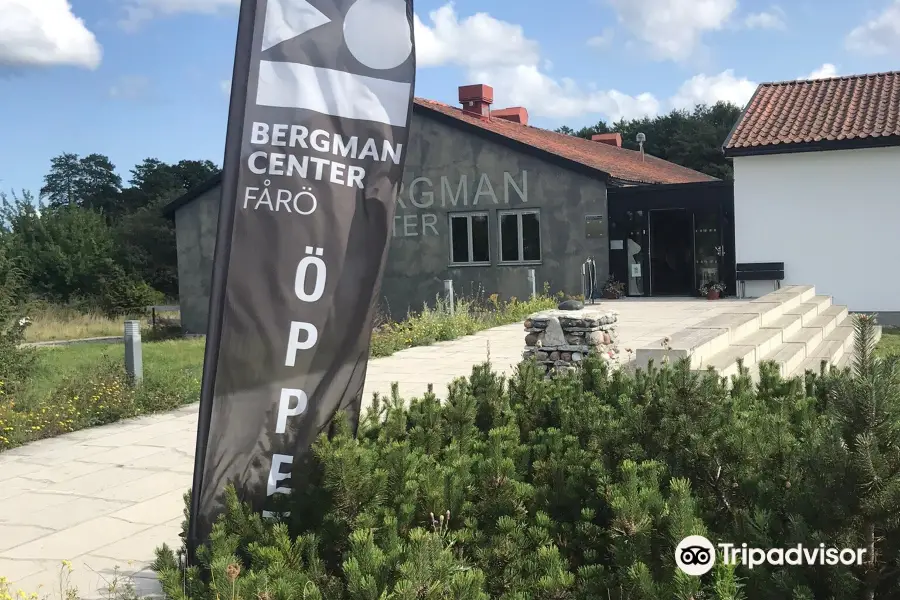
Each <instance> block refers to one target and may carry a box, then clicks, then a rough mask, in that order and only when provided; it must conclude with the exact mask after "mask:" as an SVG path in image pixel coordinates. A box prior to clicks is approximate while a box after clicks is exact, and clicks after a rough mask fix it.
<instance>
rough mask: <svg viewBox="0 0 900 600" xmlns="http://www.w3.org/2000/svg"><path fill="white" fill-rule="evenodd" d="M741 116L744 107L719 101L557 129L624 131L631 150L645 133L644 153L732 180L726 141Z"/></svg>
mask: <svg viewBox="0 0 900 600" xmlns="http://www.w3.org/2000/svg"><path fill="white" fill-rule="evenodd" d="M740 116H741V109H740V107H738V106H735V105H734V104H730V103H727V102H717V103H716V104H713V105H711V106H709V105H704V104H701V105H698V106H696V107H695V108H694V109H693V110H691V111H688V110H673V111H672V112H670V113H668V114H665V115H660V116H657V117H654V118H652V119H651V118H649V117H644V118H642V119H631V120H625V119H620V120H619V121H616V122H615V123H613V124H612V125H610V124H608V123H607V122H606V121H599V122H598V123H597V124H596V125H591V126H589V127H582V128H581V129H578V130H575V129H572V128H571V127H560V128H559V129H557V130H556V131H557V133H565V134H568V135H574V136H576V137H580V138H585V139H590V138H591V136H592V135H595V134H598V133H621V134H622V147H623V148H629V149H631V150H638V149H640V145H639V144H638V142H637V134H638V133H643V134H644V135H645V136H646V138H647V139H646V141H645V142H644V152H647V153H648V154H652V155H653V156H656V157H659V158H662V159H664V160H668V161H670V162H673V163H675V164H677V165H681V166H683V167H688V168H690V169H694V170H695V171H700V172H701V173H706V174H707V175H712V176H713V177H718V178H719V179H732V178H733V176H734V171H733V170H732V166H731V162H730V161H729V160H728V159H726V158H725V155H724V154H723V153H722V144H723V143H725V138H727V137H728V134H729V132H731V129H732V128H733V127H734V125H735V124H736V123H737V121H738V118H739V117H740Z"/></svg>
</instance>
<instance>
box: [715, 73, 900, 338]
mask: <svg viewBox="0 0 900 600" xmlns="http://www.w3.org/2000/svg"><path fill="white" fill-rule="evenodd" d="M723 148H724V151H725V154H726V156H729V157H732V158H733V161H734V179H735V181H734V222H735V261H736V262H737V263H738V269H739V270H740V268H741V267H740V265H741V264H744V263H784V280H783V281H782V284H784V285H790V284H814V285H815V286H816V289H817V291H819V293H822V294H828V295H831V296H833V297H834V302H835V303H836V304H844V305H847V307H848V308H849V309H850V310H851V311H853V312H875V313H878V314H879V321H880V322H881V323H884V324H892V325H900V72H893V73H879V74H871V75H857V76H850V77H837V78H832V79H820V80H814V81H788V82H781V83H766V84H762V85H760V86H759V88H758V89H757V90H756V93H755V94H754V95H753V98H752V99H751V100H750V102H749V104H748V105H747V107H746V108H745V109H744V112H743V114H742V115H741V118H740V119H739V120H738V123H737V124H736V125H735V127H734V129H733V130H732V132H731V134H730V135H729V136H728V139H727V140H726V141H725V144H724V147H723ZM773 286H774V283H773V282H768V281H748V282H746V287H745V290H746V295H747V296H750V297H754V296H761V295H763V294H765V293H768V292H770V291H772V289H773Z"/></svg>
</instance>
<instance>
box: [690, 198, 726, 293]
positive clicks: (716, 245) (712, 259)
mask: <svg viewBox="0 0 900 600" xmlns="http://www.w3.org/2000/svg"><path fill="white" fill-rule="evenodd" d="M719 212H720V211H719V207H718V206H716V207H715V208H703V209H698V210H695V211H694V267H695V269H694V282H695V285H694V292H695V293H697V294H699V291H700V287H701V286H703V285H705V284H707V283H714V282H723V276H724V273H723V269H722V264H723V257H724V256H725V241H724V236H723V235H722V234H723V231H722V218H721V215H720V214H719Z"/></svg>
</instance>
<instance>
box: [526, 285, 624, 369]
mask: <svg viewBox="0 0 900 600" xmlns="http://www.w3.org/2000/svg"><path fill="white" fill-rule="evenodd" d="M617 320H618V313H616V312H615V311H607V310H603V309H601V308H600V307H598V306H591V307H589V308H585V307H584V304H582V303H581V302H575V301H571V300H568V301H566V302H563V303H561V304H560V305H559V307H558V308H557V309H556V310H549V311H544V312H539V313H535V314H533V315H531V316H529V317H528V318H527V319H525V332H526V334H525V352H524V353H523V355H522V356H523V358H525V360H529V359H532V358H533V359H534V360H536V361H537V362H538V363H540V364H542V365H544V368H545V369H546V371H547V374H548V375H550V374H552V373H554V372H556V373H560V372H562V373H565V372H571V371H574V370H575V369H576V367H577V365H578V363H580V362H581V361H582V360H584V358H585V356H587V355H588V354H589V353H590V352H592V351H593V352H596V353H597V354H598V355H599V356H600V358H601V359H603V360H605V361H606V362H607V363H609V365H610V366H611V367H615V366H616V365H618V364H619V358H620V357H619V347H618V336H617V334H616V321H617Z"/></svg>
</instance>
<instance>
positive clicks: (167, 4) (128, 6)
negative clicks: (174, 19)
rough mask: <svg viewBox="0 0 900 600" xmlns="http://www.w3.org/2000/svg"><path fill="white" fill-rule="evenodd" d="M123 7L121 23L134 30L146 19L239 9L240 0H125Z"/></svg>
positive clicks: (212, 13) (211, 13)
mask: <svg viewBox="0 0 900 600" xmlns="http://www.w3.org/2000/svg"><path fill="white" fill-rule="evenodd" d="M122 4H123V6H122V9H123V10H124V11H125V16H124V17H123V18H122V19H121V20H120V21H119V25H120V26H121V27H122V28H124V29H126V30H134V29H136V28H137V27H139V26H140V25H141V24H142V23H143V22H144V21H147V20H149V19H153V18H156V17H167V16H172V15H177V14H182V13H195V14H205V15H214V14H219V13H222V12H224V11H229V10H233V9H237V8H238V7H239V6H240V4H241V2H240V0H125V1H124V2H123V3H122Z"/></svg>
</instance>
